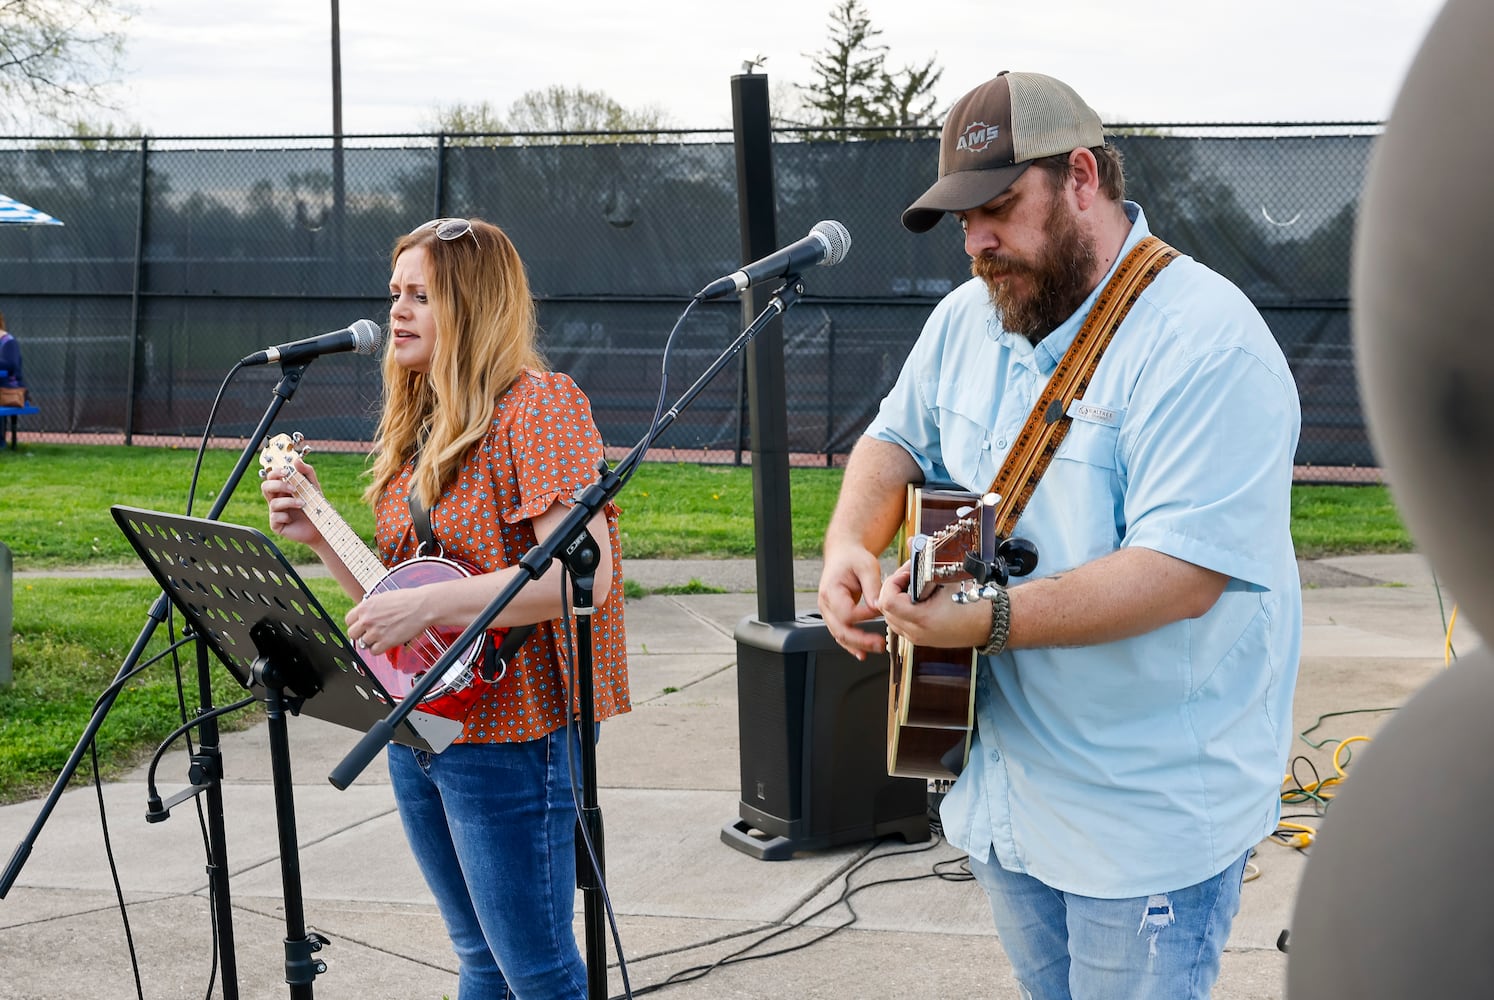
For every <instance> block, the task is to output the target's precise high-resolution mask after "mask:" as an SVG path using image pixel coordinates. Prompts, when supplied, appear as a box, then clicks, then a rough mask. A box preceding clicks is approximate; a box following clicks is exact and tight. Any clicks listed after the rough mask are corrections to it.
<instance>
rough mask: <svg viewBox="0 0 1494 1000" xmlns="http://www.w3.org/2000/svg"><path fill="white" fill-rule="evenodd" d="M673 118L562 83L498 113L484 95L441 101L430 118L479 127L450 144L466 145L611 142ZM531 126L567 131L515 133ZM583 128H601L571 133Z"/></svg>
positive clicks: (442, 124)
mask: <svg viewBox="0 0 1494 1000" xmlns="http://www.w3.org/2000/svg"><path fill="white" fill-rule="evenodd" d="M672 124H673V123H672V122H671V121H670V120H669V116H668V115H666V114H665V113H664V112H663V111H661V110H660V109H658V108H656V107H653V106H651V105H650V106H647V107H643V108H638V109H633V108H627V107H624V106H623V105H621V104H619V103H618V102H617V101H615V100H613V99H612V98H611V97H608V96H607V95H606V94H605V93H603V92H602V91H600V90H587V89H586V88H584V87H563V86H559V85H554V86H550V87H546V88H544V89H543V90H529V91H525V92H524V93H523V94H521V95H520V96H519V98H518V100H516V101H514V102H513V103H512V104H510V105H509V106H508V115H507V117H501V116H499V115H498V113H497V112H495V111H494V110H493V106H492V105H491V104H489V103H488V102H487V101H482V102H480V103H477V104H452V105H447V106H443V107H439V108H437V109H436V113H435V118H434V121H433V122H432V125H433V127H434V129H435V130H436V131H438V132H446V133H478V134H477V135H473V136H469V137H464V138H453V139H452V140H450V141H451V144H452V145H466V146H514V145H520V144H524V145H535V144H536V143H537V142H538V143H540V144H545V145H555V144H581V143H589V142H607V141H615V140H617V139H621V138H623V136H622V134H621V133H624V132H658V131H664V130H667V129H668V128H669V127H670V126H671V125H672ZM527 132H554V133H565V134H563V135H554V136H546V137H543V138H541V137H538V136H527V135H516V134H514V133H527ZM583 132H597V133H603V134H601V135H575V134H573V133H583ZM505 133H506V134H505Z"/></svg>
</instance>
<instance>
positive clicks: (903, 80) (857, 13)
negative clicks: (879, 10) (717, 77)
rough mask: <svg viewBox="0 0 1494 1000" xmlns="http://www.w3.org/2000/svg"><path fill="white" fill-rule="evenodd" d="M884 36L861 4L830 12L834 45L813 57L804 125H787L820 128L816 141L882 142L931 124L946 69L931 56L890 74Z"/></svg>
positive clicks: (844, 2)
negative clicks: (897, 131) (902, 129)
mask: <svg viewBox="0 0 1494 1000" xmlns="http://www.w3.org/2000/svg"><path fill="white" fill-rule="evenodd" d="M881 34H882V32H881V30H880V29H878V28H874V27H873V26H872V23H871V17H870V15H868V14H867V12H866V9H865V8H864V7H863V6H862V5H861V0H838V2H837V4H836V5H835V7H834V8H833V9H832V10H831V11H830V42H829V44H828V45H827V46H826V47H825V48H823V49H821V50H820V51H819V52H818V53H817V54H816V55H815V56H814V57H813V58H814V63H813V65H812V66H811V71H812V72H813V74H814V82H812V83H809V84H800V85H797V90H798V92H799V95H800V97H801V101H800V104H801V107H802V117H803V120H802V121H792V120H791V119H789V118H787V117H785V118H784V119H783V120H784V121H785V122H787V123H789V124H796V125H803V126H808V127H809V128H811V129H814V130H815V131H811V132H810V133H809V134H808V137H809V138H811V139H840V138H848V137H849V138H859V139H867V138H882V137H885V136H886V135H887V132H886V131H885V129H886V128H887V127H889V126H899V125H922V124H928V123H929V122H930V121H931V116H932V114H933V111H934V101H935V97H934V95H933V89H934V87H935V85H936V84H937V83H938V82H939V78H940V77H941V76H943V74H944V70H943V69H941V68H939V67H938V66H937V65H935V59H934V57H932V56H930V57H929V59H928V60H927V61H926V62H924V63H923V64H922V65H918V66H907V67H905V68H904V69H902V70H901V71H899V72H897V73H889V72H888V71H887V66H886V63H887V46H886V45H884V44H882V43H881V42H879V41H878V40H877V39H878V38H880V37H881ZM820 130H823V131H820Z"/></svg>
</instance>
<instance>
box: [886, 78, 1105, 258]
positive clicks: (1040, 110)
mask: <svg viewBox="0 0 1494 1000" xmlns="http://www.w3.org/2000/svg"><path fill="white" fill-rule="evenodd" d="M1104 144H1105V134H1104V129H1103V128H1102V127H1101V125H1100V116H1099V115H1097V114H1095V112H1094V110H1093V109H1092V108H1091V107H1090V106H1089V105H1088V104H1085V103H1084V100H1083V98H1081V97H1080V96H1079V95H1078V94H1076V93H1074V89H1073V88H1072V87H1070V86H1069V85H1068V84H1066V83H1064V82H1062V81H1061V80H1055V79H1053V77H1051V76H1044V75H1043V74H1041V73H1009V72H1006V71H1004V70H1003V71H1002V73H1001V74H1000V75H999V76H997V77H996V78H995V79H994V80H988V81H987V82H985V83H983V84H981V85H980V86H979V87H976V88H975V89H974V90H972V91H970V93H968V94H966V95H965V96H964V97H962V98H960V99H959V100H958V101H956V102H955V106H954V107H953V108H951V109H950V110H949V117H948V118H946V119H945V120H944V131H943V133H942V134H941V135H940V138H939V179H938V180H937V181H935V182H934V186H933V187H931V188H929V189H928V190H927V191H925V192H924V193H923V196H922V197H921V198H919V199H918V200H917V201H915V202H914V203H913V204H911V205H909V206H908V208H907V209H906V210H904V212H903V225H904V226H905V227H906V228H908V229H911V230H912V231H913V232H915V233H925V232H928V231H929V230H930V229H932V228H934V224H935V223H936V222H938V221H939V218H940V217H941V216H942V215H944V213H945V212H963V211H965V210H966V209H971V208H976V207H977V206H980V205H984V204H985V203H986V202H988V201H990V200H991V199H992V198H995V197H996V196H997V195H999V194H1001V192H1003V191H1005V190H1006V189H1007V188H1009V187H1011V186H1012V184H1013V183H1015V182H1016V180H1017V178H1018V177H1021V176H1022V172H1023V171H1024V170H1026V169H1027V168H1028V167H1030V166H1031V165H1032V161H1033V160H1035V159H1038V158H1039V157H1043V156H1054V155H1056V154H1058V153H1067V152H1070V151H1071V150H1075V149H1078V148H1079V147H1081V146H1083V147H1085V148H1087V149H1093V148H1094V147H1096V146H1103V145H1104Z"/></svg>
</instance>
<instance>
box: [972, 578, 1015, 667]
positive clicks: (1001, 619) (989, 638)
mask: <svg viewBox="0 0 1494 1000" xmlns="http://www.w3.org/2000/svg"><path fill="white" fill-rule="evenodd" d="M1011 627H1012V600H1011V598H1010V597H1008V596H1007V593H1006V588H1005V587H1000V588H998V589H997V591H996V596H995V597H993V598H991V631H990V632H989V633H988V634H987V635H986V644H985V645H984V646H981V647H980V648H979V649H977V650H976V651H977V652H978V653H980V654H981V655H983V656H995V655H996V654H997V653H1000V652H1001V651H1002V650H1003V649H1005V648H1006V638H1007V634H1008V633H1009V632H1010V631H1011Z"/></svg>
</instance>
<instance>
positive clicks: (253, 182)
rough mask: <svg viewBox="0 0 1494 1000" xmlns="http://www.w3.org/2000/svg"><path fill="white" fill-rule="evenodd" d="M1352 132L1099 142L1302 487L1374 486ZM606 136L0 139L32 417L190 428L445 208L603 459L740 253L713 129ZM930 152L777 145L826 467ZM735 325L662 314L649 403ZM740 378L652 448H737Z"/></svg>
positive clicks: (809, 440) (347, 431)
mask: <svg viewBox="0 0 1494 1000" xmlns="http://www.w3.org/2000/svg"><path fill="white" fill-rule="evenodd" d="M1378 131H1379V129H1378V126H1374V125H1361V126H1344V125H1333V126H1316V127H1313V128H1311V129H1308V128H1306V127H1302V126H1293V127H1284V126H1224V125H1209V126H1196V125H1167V126H1130V127H1127V130H1126V131H1125V132H1124V133H1123V134H1119V135H1117V136H1116V137H1115V142H1116V144H1117V145H1118V146H1119V147H1120V148H1121V150H1122V152H1123V153H1124V155H1125V158H1126V166H1127V178H1128V196H1129V197H1131V198H1133V199H1134V200H1137V201H1139V202H1140V203H1141V204H1142V205H1143V207H1144V208H1145V209H1146V212H1147V217H1148V220H1149V222H1150V224H1151V227H1152V229H1153V231H1154V232H1156V233H1157V234H1158V235H1160V236H1162V237H1163V238H1164V239H1166V240H1167V241H1168V242H1170V243H1171V244H1173V245H1174V246H1176V247H1177V248H1178V249H1180V250H1182V251H1183V252H1185V253H1188V254H1191V255H1192V256H1194V257H1196V258H1198V259H1199V260H1201V261H1202V262H1204V263H1205V264H1208V265H1209V266H1211V267H1213V268H1214V269H1216V270H1218V271H1220V272H1222V273H1223V274H1225V275H1226V276H1228V277H1229V278H1231V279H1232V280H1234V281H1235V282H1236V283H1237V284H1238V285H1239V286H1240V287H1241V288H1242V289H1243V290H1244V291H1245V293H1246V294H1247V295H1248V296H1249V297H1250V298H1251V300H1252V301H1253V302H1254V303H1255V304H1256V306H1257V307H1258V308H1259V309H1260V310H1261V312H1262V313H1263V314H1264V315H1265V318H1266V320H1267V322H1268V323H1269V324H1270V326H1271V329H1272V330H1273V332H1274V333H1275V334H1276V336H1277V339H1278V340H1279V342H1280V343H1281V345H1282V347H1283V349H1284V351H1285V353H1286V355H1287V359H1288V361H1289V362H1290V363H1291V366H1292V370H1293V372H1294V373H1295V375H1296V377H1297V381H1298V388H1299V390H1300V394H1301V398H1302V405H1303V433H1302V442H1301V445H1300V447H1299V451H1298V463H1299V478H1303V479H1311V480H1314V481H1332V482H1356V481H1357V482H1364V481H1374V480H1378V470H1377V468H1376V465H1377V463H1376V461H1375V457H1374V455H1373V450H1372V448H1371V445H1370V442H1369V439H1368V434H1367V431H1366V428H1365V422H1364V418H1363V414H1362V412H1361V409H1360V403H1359V397H1358V390H1357V386H1356V382H1355V376H1354V365H1353V357H1352V345H1351V339H1350V330H1349V312H1348V310H1349V293H1348V273H1349V261H1350V246H1351V235H1352V232H1353V227H1354V217H1355V211H1356V208H1357V203H1358V196H1359V191H1360V187H1361V184H1362V180H1363V176H1364V171H1365V168H1366V165H1367V162H1368V158H1369V154H1370V151H1371V148H1372V145H1373V142H1374V138H1375V136H1376V135H1377V134H1378ZM1308 132H1311V133H1313V134H1307V133H1308ZM568 138H569V139H571V140H574V139H576V138H577V137H568ZM623 138H624V139H626V141H615V138H614V140H612V141H607V140H603V139H602V138H601V137H597V141H591V142H578V141H567V142H557V141H556V138H555V137H532V136H515V135H505V136H497V137H483V136H462V137H451V136H356V137H348V138H346V139H344V140H342V141H341V142H333V141H332V140H331V139H314V138H310V139H308V138H296V139H262V138H259V139H239V140H224V139H213V140H197V141H193V140H188V139H169V140H168V139H154V138H153V139H145V140H138V141H135V140H131V141H121V140H110V141H108V142H106V143H104V145H105V146H106V147H107V148H86V146H87V145H89V144H83V143H73V142H69V141H67V140H51V141H47V142H40V141H36V140H25V139H11V140H4V141H0V191H4V192H5V193H7V194H9V195H11V196H12V197H15V198H18V199H20V200H22V201H25V202H27V203H28V204H32V205H35V206H37V207H38V208H41V209H42V210H44V211H46V212H49V213H51V214H52V215H55V216H57V217H58V218H60V219H63V220H64V221H65V222H66V226H65V227H61V228H59V227H46V228H36V229H21V228H17V227H10V228H9V230H8V231H7V230H6V229H4V228H0V310H3V311H4V313H5V315H6V317H7V319H8V321H9V324H8V325H9V327H10V329H11V331H12V332H13V333H15V334H16V335H17V337H18V339H19V340H20V342H21V344H22V346H23V349H24V351H25V355H26V371H27V375H28V379H29V381H31V383H32V393H33V396H34V397H35V399H36V400H37V402H38V403H39V405H40V406H41V413H40V415H39V416H37V417H32V418H30V424H29V426H30V427H31V428H32V429H36V430H41V431H51V432H58V433H65V434H100V433H103V434H119V435H123V436H124V439H125V440H127V441H130V440H134V439H138V438H140V437H150V436H156V435H172V436H175V435H187V436H193V437H195V436H197V435H200V434H201V433H202V431H203V428H204V425H205V423H206V422H207V420H208V416H209V413H210V411H211V408H212V406H213V402H214V399H215V397H216V396H217V395H218V393H219V390H220V383H221V382H222V380H223V378H224V376H225V374H226V373H227V372H228V371H229V370H230V369H231V368H232V366H233V364H234V362H235V361H236V360H237V359H238V358H240V357H242V356H244V355H247V354H249V353H252V352H254V351H256V350H259V349H262V348H264V347H266V346H269V345H272V344H278V343H283V342H286V341H290V340H297V339H300V338H302V337H306V336H311V335H314V334H317V333H321V332H325V331H328V330H336V329H339V328H341V327H344V326H346V325H347V324H349V323H350V322H351V321H352V320H353V319H356V318H358V317H360V316H367V317H370V318H373V319H376V320H379V321H383V320H385V319H386V307H385V300H384V297H383V294H382V292H383V289H384V288H385V286H386V284H387V280H388V272H389V264H390V261H389V248H390V246H391V245H392V243H393V239H394V237H395V235H397V234H399V233H403V232H406V231H408V230H409V229H411V228H413V227H414V226H415V225H417V224H419V223H420V222H422V221H424V220H426V219H429V218H432V217H437V216H447V215H462V216H481V217H482V218H485V219H488V220H490V221H492V222H495V223H497V224H498V225H500V226H502V227H503V228H504V229H506V230H507V231H508V232H509V234H510V235H511V236H512V238H513V240H514V243H515V245H516V246H517V247H518V249H519V252H520V254H521V255H522V256H523V257H524V259H525V261H526V263H527V266H528V268H529V272H530V279H531V282H532V284H533V288H534V293H535V295H536V298H537V300H538V306H539V316H540V323H541V326H542V329H543V334H542V347H543V349H544V351H545V353H546V355H547V356H548V358H549V359H550V362H551V363H552V365H554V366H555V367H556V368H559V369H562V370H565V371H568V372H570V373H571V374H572V375H574V377H575V378H576V380H577V381H578V382H579V383H580V385H581V386H582V387H583V388H584V389H585V390H586V392H587V394H588V395H589V396H590V397H591V399H592V402H593V405H594V408H595V411H596V416H597V421H598V424H599V426H600V427H601V430H602V433H603V436H604V437H605V439H606V442H607V444H608V445H611V446H617V447H627V446H630V445H632V444H634V443H635V442H636V441H637V440H638V439H639V438H641V437H642V435H643V434H644V433H645V431H646V429H647V425H648V421H649V419H650V417H651V416H652V414H653V410H654V402H655V399H656V397H657V395H658V392H659V385H660V378H661V360H662V354H663V347H664V343H665V339H666V337H667V335H668V333H669V331H670V329H671V327H673V326H674V324H675V322H676V320H677V319H678V317H679V315H680V313H681V311H682V310H683V308H684V306H685V304H686V303H687V302H688V300H689V298H690V296H691V295H692V294H693V293H694V292H695V291H696V290H697V289H699V288H700V287H701V286H703V285H704V284H706V283H707V282H708V281H710V280H711V279H713V278H715V277H717V276H718V275H721V274H725V273H728V272H730V271H732V270H735V269H736V268H737V267H738V266H740V264H741V261H740V246H741V242H740V237H739V233H738V224H737V218H738V215H737V192H736V179H735V158H734V157H735V152H734V149H733V146H732V142H731V135H730V133H723V132H690V133H670V134H668V135H648V136H637V135H635V136H627V137H623ZM80 147H84V148H80ZM937 159H938V144H937V134H936V133H934V132H932V131H927V130H919V131H909V132H905V133H901V134H897V135H895V136H894V137H890V138H887V139H881V140H870V141H846V142H806V141H799V140H798V139H797V138H796V137H795V136H794V135H793V134H792V133H781V134H779V135H778V136H777V137H776V139H775V145H774V175H775V178H774V179H775V184H776V189H777V196H778V234H779V237H780V243H787V242H789V241H791V240H793V239H797V238H798V237H799V236H801V235H802V234H804V233H805V232H807V231H808V230H809V228H810V227H811V226H812V225H813V224H814V223H815V222H817V221H819V220H820V219H826V218H833V219H838V220H840V221H841V222H842V223H843V224H844V225H845V226H846V227H847V228H848V230H849V231H850V233H851V235H852V237H853V246H852V249H851V252H850V254H849V255H848V256H847V258H846V260H845V262H844V263H842V264H841V265H839V266H837V267H834V268H820V269H816V270H814V271H812V272H810V273H809V274H807V275H806V279H805V286H806V294H805V296H804V297H803V299H802V300H801V301H800V303H799V304H798V305H797V306H796V307H795V308H794V309H793V310H791V311H790V312H789V313H788V314H787V315H786V316H785V317H784V318H783V332H784V333H783V335H784V345H785V369H786V376H787V386H786V391H787V406H788V435H789V447H790V450H791V451H793V452H795V453H797V454H798V455H801V456H814V457H815V460H823V461H824V462H826V463H830V462H834V461H836V460H837V459H838V458H840V457H842V456H844V455H845V454H846V453H847V452H849V450H850V448H851V446H852V445H853V444H854V443H855V441H856V438H857V436H858V435H859V434H860V431H861V429H862V428H863V427H865V425H866V423H867V422H868V421H869V420H870V418H871V416H872V414H873V413H874V412H875V409H876V406H877V403H878V401H879V400H880V398H881V396H882V395H883V394H884V393H885V392H886V390H887V389H888V388H889V387H890V386H891V385H892V382H893V380H894V379H895V377H896V375H897V371H898V369H899V367H900V365H901V363H902V360H903V358H904V356H905V355H906V353H907V351H908V349H909V347H910V346H911V344H912V342H913V340H914V338H915V337H916V336H917V334H918V331H919V329H920V327H921V325H922V322H923V320H924V318H925V317H926V316H927V314H928V312H929V310H930V309H931V308H932V307H933V305H934V304H935V303H936V302H937V301H938V300H939V298H940V297H941V296H942V295H944V294H945V293H946V292H948V291H949V290H950V289H952V288H953V287H954V286H955V285H956V284H958V283H959V282H961V281H963V280H965V279H966V278H967V277H968V275H969V270H968V261H967V260H966V258H965V256H964V253H963V249H962V242H961V239H960V237H959V233H958V229H957V228H956V226H955V224H954V223H953V222H951V221H945V222H941V223H940V224H939V226H938V227H936V228H935V229H934V230H933V232H931V233H929V234H925V235H922V236H915V235H913V234H910V233H908V232H906V231H905V230H904V229H903V228H902V226H901V225H900V224H899V222H898V215H899V213H900V212H901V210H902V208H903V207H904V206H905V205H907V204H908V203H909V202H910V201H912V200H913V199H914V198H916V197H917V196H918V194H920V193H921V192H922V191H923V190H924V188H925V187H927V185H928V184H929V183H930V182H931V181H932V179H933V177H934V172H935V164H936V162H937ZM742 325H743V324H742V317H741V311H740V307H739V305H738V304H737V303H736V302H735V301H730V300H728V301H725V302H716V303H708V304H706V305H704V306H701V307H699V308H697V309H696V310H695V311H694V312H693V313H692V314H691V315H690V316H689V317H688V318H687V320H686V321H685V322H684V323H683V324H682V326H681V328H680V330H679V331H678V334H677V336H676V338H675V341H674V347H673V349H672V350H671V352H670V368H669V383H668V384H669V393H668V397H667V401H668V402H673V401H674V399H675V398H676V397H677V395H678V394H679V393H680V392H681V391H683V390H684V389H685V388H686V387H687V386H689V385H690V384H691V383H692V382H693V381H694V380H695V379H696V377H697V376H698V375H699V374H700V373H701V372H702V371H704V370H705V368H706V367H707V366H708V365H709V364H710V363H711V362H712V361H713V360H714V359H715V358H716V357H717V355H718V354H720V353H721V352H722V351H723V350H725V349H726V347H727V346H728V345H729V344H730V343H731V342H732V340H733V339H734V338H735V337H736V336H737V334H738V332H739V331H740V329H741V327H742ZM741 365H742V362H741V360H740V359H738V360H737V361H735V362H733V364H732V365H731V366H729V367H728V368H727V369H726V370H725V371H723V373H722V375H721V377H719V378H717V379H716V380H715V381H714V382H712V383H711V384H710V385H709V386H708V387H707V388H706V389H705V390H704V391H703V392H702V393H701V394H700V396H699V397H698V398H697V399H696V401H695V403H694V404H693V405H692V406H691V407H690V408H689V409H688V410H686V411H685V412H684V413H682V414H681V415H680V417H679V418H678V419H677V420H676V421H675V422H674V424H673V425H672V426H671V427H670V429H669V430H668V431H667V432H666V434H665V436H664V437H663V438H662V439H661V441H660V442H659V444H660V445H661V446H664V447H673V448H676V449H685V450H697V449H698V450H699V451H700V452H701V453H703V454H704V453H711V454H721V453H725V454H728V455H730V454H736V455H738V456H740V455H741V453H742V452H743V451H745V450H746V449H747V447H748V442H747V441H746V434H747V421H746V416H745V409H744V407H745V403H744V400H745V395H746V386H745V378H744V376H743V374H742V372H741ZM278 378H279V371H278V369H277V368H273V367H261V368H254V369H245V370H244V371H243V372H242V373H241V374H240V375H239V376H238V377H237V378H236V379H235V381H234V383H233V384H232V385H231V386H230V387H229V388H228V389H227V391H226V392H224V394H223V399H222V401H221V404H220V405H219V408H218V411H217V413H216V416H215V417H214V425H213V432H214V433H215V434H216V435H221V436H240V437H242V436H245V435H247V434H249V433H250V432H251V431H252V430H253V428H254V426H255V425H256V423H257V421H258V419H259V417H260V415H261V414H262V413H263V411H264V407H265V405H266V404H267V403H268V402H269V394H270V392H271V390H272V388H273V386H274V385H275V383H276V382H277V381H278ZM378 394H379V371H378V366H377V365H376V364H374V363H372V362H371V361H370V360H369V359H367V358H360V357H356V356H353V355H337V356H329V357H326V358H323V359H321V360H319V361H318V362H317V363H316V364H315V365H314V366H313V367H311V368H309V369H308V370H307V373H306V377H305V379H304V380H303V382H302V384H301V387H300V389H299V391H298V393H297V395H296V396H295V398H294V399H292V400H291V402H290V403H289V404H288V405H287V406H286V408H285V410H284V411H283V412H282V414H281V416H280V421H281V423H282V425H283V426H284V428H285V429H295V430H300V431H302V432H303V433H305V434H306V435H307V436H308V437H311V438H314V439H321V440H336V441H351V442H366V441H367V440H369V438H370V437H371V434H372V430H373V425H374V412H375V407H376V405H377V401H378Z"/></svg>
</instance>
